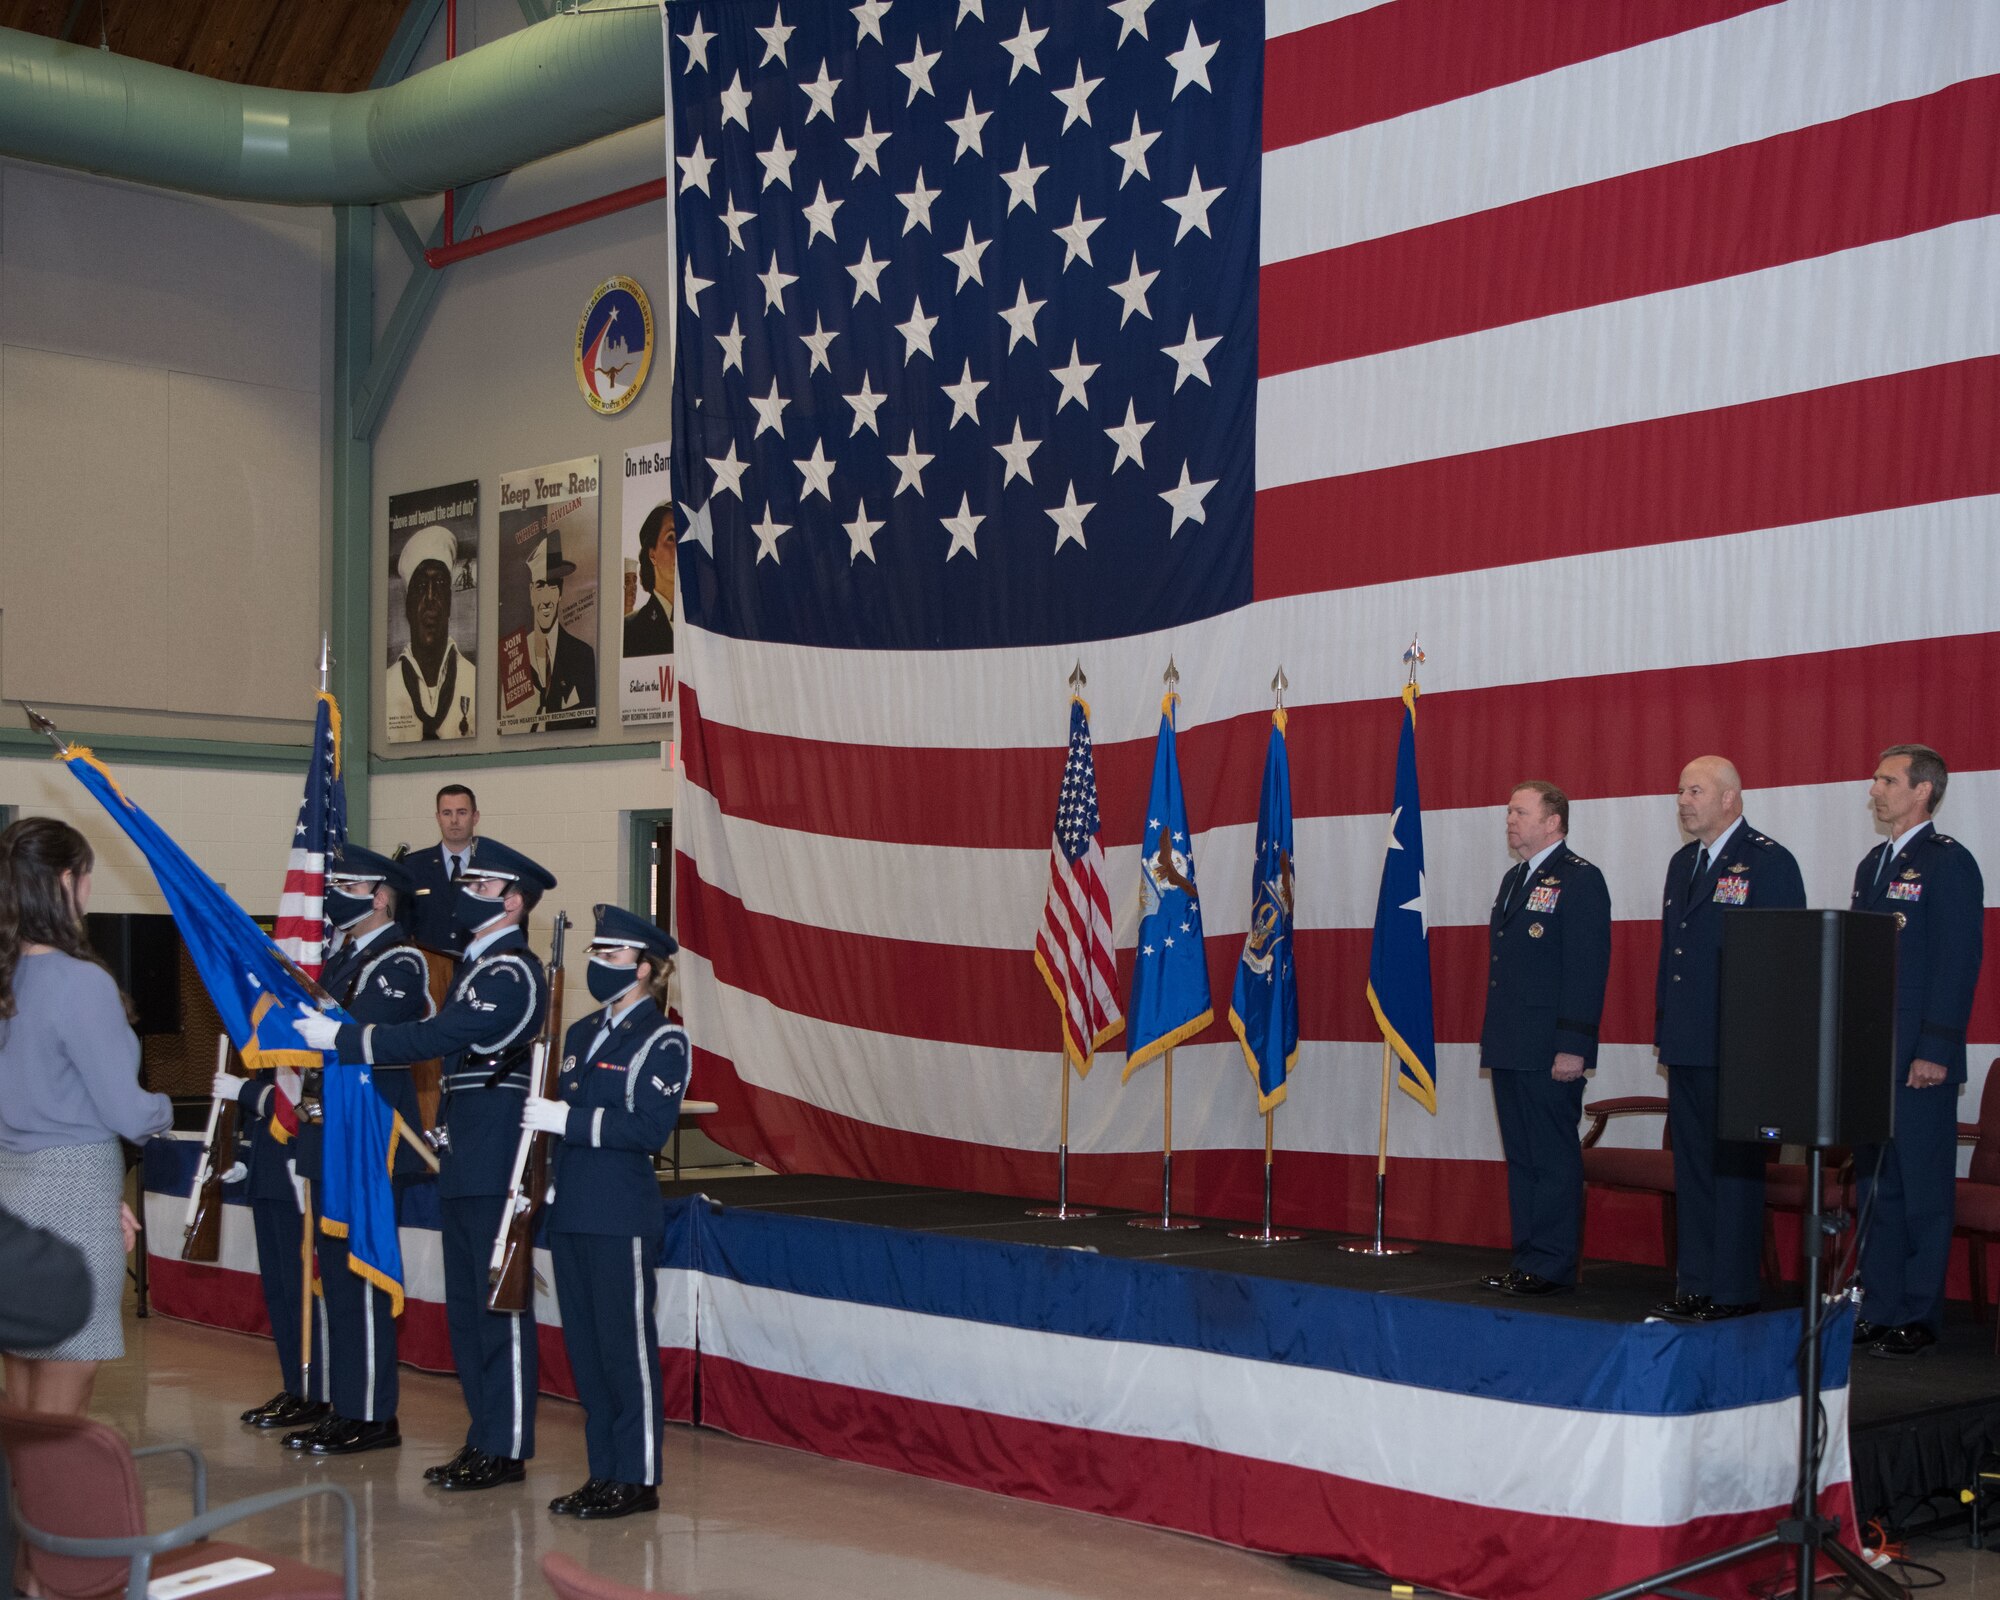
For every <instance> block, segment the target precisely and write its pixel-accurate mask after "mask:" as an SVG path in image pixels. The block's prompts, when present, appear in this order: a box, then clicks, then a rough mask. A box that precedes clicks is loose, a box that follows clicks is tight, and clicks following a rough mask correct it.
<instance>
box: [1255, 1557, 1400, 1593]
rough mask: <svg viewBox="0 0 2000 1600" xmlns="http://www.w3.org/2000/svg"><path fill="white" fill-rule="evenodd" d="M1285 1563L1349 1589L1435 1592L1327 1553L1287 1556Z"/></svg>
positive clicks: (1385, 1591) (1387, 1591)
mask: <svg viewBox="0 0 2000 1600" xmlns="http://www.w3.org/2000/svg"><path fill="white" fill-rule="evenodd" d="M1285 1562H1286V1564H1287V1565H1288V1566H1294V1567H1297V1568H1298V1569H1299V1570H1300V1571H1301V1572H1310V1573H1312V1574H1314V1575H1315V1576H1317V1577H1321V1578H1331V1579H1333V1581H1334V1582H1335V1583H1344V1584H1346V1585H1347V1586H1348V1587H1349V1588H1350V1589H1373V1590H1374V1591H1375V1592H1376V1593H1377V1594H1410V1595H1416V1594H1436V1593H1437V1590H1435V1589H1426V1588H1424V1587H1422V1586H1421V1585H1419V1584H1414V1583H1405V1582H1404V1581H1403V1580H1402V1579H1400V1578H1392V1577H1390V1576H1389V1574H1388V1573H1386V1572H1377V1571H1376V1570H1375V1569H1374V1568H1373V1567H1363V1566H1358V1565H1356V1564H1355V1563H1353V1562H1351V1561H1335V1560H1333V1559H1332V1558H1331V1557H1329V1556H1287V1557H1285Z"/></svg>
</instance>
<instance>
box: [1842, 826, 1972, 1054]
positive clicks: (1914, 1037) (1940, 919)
mask: <svg viewBox="0 0 2000 1600" xmlns="http://www.w3.org/2000/svg"><path fill="white" fill-rule="evenodd" d="M1893 848H1894V841H1893V840H1888V839H1885V840H1883V841H1882V843H1881V844H1879V845H1877V846H1876V847H1875V848H1874V849H1873V850H1871V851H1869V852H1868V854H1867V855H1865V856H1863V857H1862V858H1861V865H1860V866H1858V867H1856V868H1855V869H1854V909H1855V910H1856V911H1881V912H1888V913H1891V914H1893V915H1894V916H1895V918H1896V926H1897V928H1898V929H1899V930H1900V931H1899V932H1898V933H1897V935H1896V1081H1897V1082H1898V1083H1899V1084H1900V1083H1901V1082H1902V1081H1903V1080H1904V1078H1905V1077H1906V1076H1907V1075H1908V1073H1909V1068H1910V1063H1911V1062H1912V1061H1920V1060H1921V1061H1933V1062H1936V1063H1937V1064H1938V1065H1939V1066H1941V1067H1943V1068H1944V1069H1945V1081H1946V1082H1947V1083H1963V1082H1965V1029H1966V1025H1967V1023H1968V1022H1969V1021H1970V1020H1971V1017H1972V995H1973V990H1974V989H1976V988H1977V987H1978V984H1979V962H1980V957H1981V954H1982V953H1983V952H1982V943H1983V935H1984V918H1985V909H1984V908H1985V900H1986V887H1985V884H1984V882H1983V881H1982V880H1981V878H1980V875H1979V863H1978V862H1976V861H1974V860H1973V859H1972V852H1971V851H1970V850H1968V849H1966V848H1965V846H1964V845H1962V844H1960V843H1959V842H1958V841H1957V840H1956V839H1954V838H1951V837H1950V836H1948V835H1946V834H1942V833H1939V832H1938V831H1937V825H1936V824H1935V823H1930V822H1926V823H1923V824H1922V825H1921V826H1920V827H1919V828H1918V830H1917V832H1916V833H1915V834H1914V835H1913V836H1912V837H1911V838H1910V839H1909V840H1908V841H1907V842H1906V843H1905V844H1904V846H1903V848H1902V850H1901V851H1899V852H1897V853H1896V854H1895V855H1894V856H1893V857H1892V858H1889V859H1885V858H1888V857H1890V851H1891V850H1892V849H1893Z"/></svg>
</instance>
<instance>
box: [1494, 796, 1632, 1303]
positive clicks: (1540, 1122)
mask: <svg viewBox="0 0 2000 1600" xmlns="http://www.w3.org/2000/svg"><path fill="white" fill-rule="evenodd" d="M1568 835H1569V796H1568V795H1566V794H1564V793H1563V792H1562V790H1560V789H1558V788H1557V787H1556V786H1555V785H1554V784H1552V783H1544V782H1541V781H1540V780H1534V781H1530V782H1527V783H1521V784H1517V785H1515V788H1514V791H1513V793H1512V794H1511V795H1509V796H1508V799H1507V849H1508V852H1509V854H1511V855H1513V856H1514V857H1515V858H1516V859H1517V860H1518V861H1519V862H1520V865H1519V866H1517V867H1516V868H1514V870H1513V871H1511V872H1509V873H1508V874H1507V876H1506V877H1504V878H1503V879H1501V880H1500V893H1499V896H1498V898H1496V899H1495V900H1494V902H1493V915H1492V919H1491V923H1490V926H1489V931H1488V940H1487V945H1488V955H1489V960H1488V964H1487V970H1486V978H1487V982H1486V1020H1485V1023H1484V1025H1483V1026H1482V1027H1481V1028H1480V1032H1479V1063H1480V1065H1481V1066H1483V1067H1485V1068H1486V1069H1488V1070H1489V1071H1490V1072H1491V1073H1492V1074H1493V1104H1494V1108H1495V1109H1496V1110H1497V1111H1498V1112H1499V1115H1500V1144H1501V1148H1502V1149H1503V1150H1504V1151H1505V1152H1506V1156H1507V1208H1508V1211H1509V1212H1510V1214H1511V1217H1512V1223H1513V1235H1514V1264H1513V1267H1512V1269H1511V1270H1509V1271H1507V1272H1499V1273H1495V1274H1493V1275H1492V1276H1491V1277H1489V1278H1487V1279H1486V1280H1485V1283H1486V1287H1487V1288H1489V1289H1498V1290H1500V1291H1502V1292H1503V1293H1506V1294H1536V1295H1539V1294H1559V1293H1564V1292H1566V1291H1568V1290H1570V1289H1573V1288H1575V1287H1576V1263H1577V1253H1578V1250H1579V1248H1580V1246H1581V1243H1582V1238H1583V1150H1582V1146H1581V1145H1580V1144H1579V1143H1578V1140H1577V1123H1578V1122H1579V1121H1581V1120H1582V1116H1583V1075H1584V1074H1585V1073H1586V1072H1588V1071H1589V1070H1590V1069H1591V1068H1593V1067H1595V1066H1596V1065H1597V1025H1598V1021H1599V1019H1600V1017H1601V1016H1602V1015H1603V1011H1604V985H1605V982H1606V980H1607V978H1608V977H1609V976H1610V972H1611V894H1610V891H1609V890H1608V889H1606V888H1605V886H1604V874H1603V873H1602V872H1600V871H1598V870H1597V868H1596V867H1594V866H1592V865H1591V864H1590V863H1589V862H1588V861H1586V860H1584V859H1583V857H1582V856H1580V855H1578V854H1577V853H1576V852H1575V851H1574V850H1572V849H1570V847H1569V842H1568Z"/></svg>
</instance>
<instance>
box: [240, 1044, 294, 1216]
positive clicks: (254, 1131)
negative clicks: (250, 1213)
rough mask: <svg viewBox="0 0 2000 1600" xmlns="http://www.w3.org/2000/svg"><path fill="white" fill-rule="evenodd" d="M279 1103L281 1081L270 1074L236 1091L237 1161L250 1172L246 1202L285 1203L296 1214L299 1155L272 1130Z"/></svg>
mask: <svg viewBox="0 0 2000 1600" xmlns="http://www.w3.org/2000/svg"><path fill="white" fill-rule="evenodd" d="M276 1104H277V1082H276V1079H275V1078H274V1077H273V1075H272V1074H271V1073H269V1072H259V1073H256V1074H254V1075H253V1076H251V1077H250V1078H249V1079H248V1080H246V1081H245V1083H244V1085H243V1087H242V1088H241V1089H239V1090H237V1091H236V1127H237V1144H236V1159H237V1160H238V1161H240V1162H242V1163H243V1164H244V1166H246V1167H247V1168H248V1169H249V1172H248V1175H247V1176H246V1177H245V1178H244V1180H243V1183H244V1188H243V1197H244V1199H246V1200H251V1201H257V1200H273V1201H283V1202H284V1203H285V1204H286V1205H288V1206H290V1207H291V1208H292V1209H293V1210H294V1211H296V1210H297V1209H298V1205H299V1201H298V1195H297V1193H296V1192H295V1191H294V1190H293V1188H292V1157H293V1156H294V1154H296V1152H295V1151H294V1149H293V1142H292V1140H290V1139H289V1138H286V1139H281V1138H279V1137H278V1136H277V1135H276V1134H274V1133H273V1132H272V1131H271V1112H272V1108H273V1107H274V1106H275V1105H276Z"/></svg>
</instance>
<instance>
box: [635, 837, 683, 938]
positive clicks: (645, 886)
mask: <svg viewBox="0 0 2000 1600" xmlns="http://www.w3.org/2000/svg"><path fill="white" fill-rule="evenodd" d="M625 819H626V827H625V839H626V845H627V849H626V855H627V856H628V857H629V858H630V867H629V870H628V872H627V876H626V879H625V909H626V910H627V911H636V912H638V913H639V914H640V915H641V916H644V915H645V914H646V903H647V900H648V899H649V890H650V889H651V886H652V878H653V860H652V852H653V833H654V830H655V829H657V828H658V827H659V825H660V824H661V823H663V822H672V821H673V820H674V813H673V810H672V808H671V807H669V808H667V809H666V810H663V811H628V812H626V813H625ZM676 909H678V908H676V907H673V906H669V907H668V916H667V923H668V930H669V931H670V932H671V931H672V925H673V922H674V920H675V919H674V916H673V912H674V911H675V910H676Z"/></svg>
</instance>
